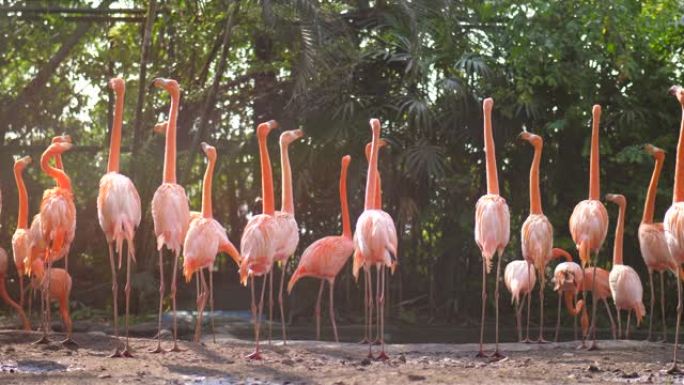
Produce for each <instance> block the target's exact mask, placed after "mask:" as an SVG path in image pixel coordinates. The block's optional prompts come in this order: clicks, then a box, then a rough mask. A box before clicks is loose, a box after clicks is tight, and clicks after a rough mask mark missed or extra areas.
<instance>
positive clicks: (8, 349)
mask: <svg viewBox="0 0 684 385" xmlns="http://www.w3.org/2000/svg"><path fill="white" fill-rule="evenodd" d="M15 351H16V349H14V346H8V347H6V348H5V353H14V352H15Z"/></svg>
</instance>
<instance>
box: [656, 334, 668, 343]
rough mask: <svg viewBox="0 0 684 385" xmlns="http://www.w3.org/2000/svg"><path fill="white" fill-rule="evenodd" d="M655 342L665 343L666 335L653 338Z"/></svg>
mask: <svg viewBox="0 0 684 385" xmlns="http://www.w3.org/2000/svg"><path fill="white" fill-rule="evenodd" d="M655 342H660V343H665V342H667V337H666V336H662V337H660V338H659V339H657V340H655Z"/></svg>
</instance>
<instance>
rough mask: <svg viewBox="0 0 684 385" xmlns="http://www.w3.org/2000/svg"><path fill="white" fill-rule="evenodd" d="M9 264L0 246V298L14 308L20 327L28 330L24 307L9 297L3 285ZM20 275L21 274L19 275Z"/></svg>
mask: <svg viewBox="0 0 684 385" xmlns="http://www.w3.org/2000/svg"><path fill="white" fill-rule="evenodd" d="M8 265H9V257H8V256H7V252H6V251H5V249H3V248H2V247H0V298H2V300H3V301H4V302H5V303H6V304H7V305H9V306H10V307H11V308H13V309H14V311H16V312H17V314H18V315H19V318H20V319H21V324H22V327H23V329H24V330H25V331H30V330H31V323H30V322H29V320H28V318H26V313H24V308H23V307H22V306H21V305H20V304H18V303H16V302H14V300H13V299H12V297H10V295H9V293H7V288H6V287H5V277H6V276H7V268H8ZM19 276H20V277H21V274H20V275H19Z"/></svg>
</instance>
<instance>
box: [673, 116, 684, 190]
mask: <svg viewBox="0 0 684 385" xmlns="http://www.w3.org/2000/svg"><path fill="white" fill-rule="evenodd" d="M672 201H673V202H682V201H684V106H682V122H681V126H680V128H679V141H678V142H677V160H676V162H675V181H674V192H673V195H672Z"/></svg>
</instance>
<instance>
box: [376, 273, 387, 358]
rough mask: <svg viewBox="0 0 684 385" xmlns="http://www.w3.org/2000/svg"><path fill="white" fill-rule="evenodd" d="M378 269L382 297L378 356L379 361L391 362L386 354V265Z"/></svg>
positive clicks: (380, 302)
mask: <svg viewBox="0 0 684 385" xmlns="http://www.w3.org/2000/svg"><path fill="white" fill-rule="evenodd" d="M378 269H379V270H380V287H381V292H380V293H381V295H380V298H379V305H378V307H379V308H380V314H379V318H380V354H379V355H378V360H381V361H387V360H389V357H388V356H387V353H385V275H386V274H385V265H381V266H379V267H378Z"/></svg>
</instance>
